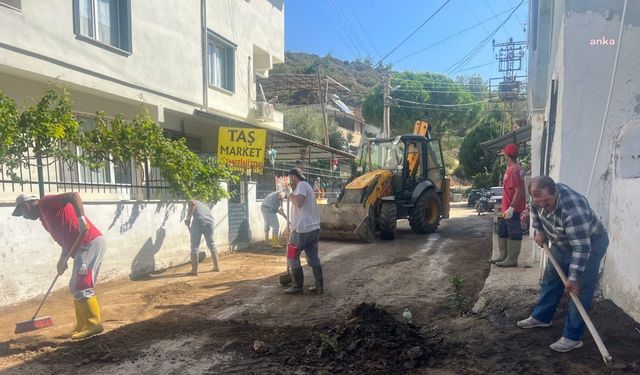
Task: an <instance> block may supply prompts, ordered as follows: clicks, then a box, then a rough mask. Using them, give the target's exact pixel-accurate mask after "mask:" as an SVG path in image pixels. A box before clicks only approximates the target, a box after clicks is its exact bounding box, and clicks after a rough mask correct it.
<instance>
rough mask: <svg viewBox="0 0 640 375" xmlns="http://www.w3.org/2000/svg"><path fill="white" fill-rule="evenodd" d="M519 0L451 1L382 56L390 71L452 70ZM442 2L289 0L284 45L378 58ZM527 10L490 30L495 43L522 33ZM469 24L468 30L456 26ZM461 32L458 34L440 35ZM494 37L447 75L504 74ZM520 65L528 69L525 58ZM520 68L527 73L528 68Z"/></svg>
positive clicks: (522, 36) (341, 56) (343, 56)
mask: <svg viewBox="0 0 640 375" xmlns="http://www.w3.org/2000/svg"><path fill="white" fill-rule="evenodd" d="M521 1H522V0H449V2H448V3H447V4H446V5H445V6H444V7H443V8H442V9H441V10H440V12H438V14H437V15H435V16H434V17H433V18H432V19H431V20H430V21H429V22H427V23H426V24H425V25H424V26H423V27H422V28H420V29H419V30H418V31H417V32H416V33H415V34H414V35H413V36H412V37H411V38H410V39H409V40H408V41H407V42H405V43H404V44H403V45H402V46H400V47H399V48H398V49H397V50H396V51H394V52H393V53H392V54H391V55H389V57H387V58H386V59H385V60H384V62H385V63H393V66H394V70H400V71H403V70H413V71H429V72H439V73H443V72H447V73H449V72H450V71H451V70H454V68H451V67H452V66H454V64H456V63H457V62H459V61H461V60H462V59H463V58H464V57H465V55H467V54H468V53H469V52H470V51H472V50H473V49H474V47H476V46H478V45H479V43H481V42H482V41H483V40H484V39H485V38H487V36H488V35H489V34H490V33H492V32H493V31H494V30H496V29H497V28H498V27H499V26H500V24H501V23H502V22H504V21H505V19H507V17H508V16H509V15H510V14H511V12H512V11H513V9H514V8H515V7H516V6H517V5H518V4H519V3H520V2H521ZM445 2H446V0H395V1H391V0H286V1H285V49H286V50H287V51H294V52H309V53H314V54H317V55H320V56H324V55H326V54H328V53H331V55H333V56H334V57H336V58H339V59H342V60H355V59H356V58H358V57H359V58H366V57H367V56H369V57H371V59H372V60H373V61H375V62H378V61H379V60H380V59H381V58H382V57H383V56H384V55H386V54H387V53H388V52H390V51H391V50H392V49H393V48H394V47H396V46H397V45H398V44H399V43H400V42H402V41H403V40H404V39H405V38H406V37H408V36H409V34H411V33H412V32H413V31H414V30H416V28H418V27H419V26H420V25H421V24H422V23H423V22H425V20H427V18H428V17H429V16H430V15H431V14H433V13H434V12H435V11H436V10H437V9H438V8H440V7H441V6H442V5H443V4H444V3H445ZM527 9H528V1H527V0H524V2H523V3H522V5H521V6H520V7H519V8H517V10H516V11H515V13H514V14H513V15H512V16H511V18H509V20H508V21H507V22H506V23H505V24H504V26H503V27H501V28H500V29H499V31H498V32H497V33H496V34H495V36H494V37H493V38H495V40H496V42H506V41H507V39H508V38H510V37H512V38H513V39H514V40H515V41H518V40H526V33H525V32H524V31H523V28H524V27H525V24H526V22H527ZM480 23H481V25H478V24H480ZM474 25H477V26H475V27H473V26H474ZM472 27H473V28H472ZM527 27H528V26H527ZM467 28H471V29H469V30H467V31H464V32H461V31H462V30H464V29H467ZM459 32H461V33H460V34H459V35H457V36H454V37H452V38H450V39H448V40H446V41H443V40H444V39H447V38H449V37H451V36H452V35H454V34H456V33H459ZM491 39H492V38H490V39H489V40H488V42H487V43H486V44H485V45H484V47H482V48H480V49H479V51H478V52H477V54H476V55H475V56H474V57H473V58H471V59H469V60H468V61H467V62H466V64H465V65H464V66H458V67H457V69H459V70H458V71H455V72H454V73H453V74H451V73H449V75H451V76H453V77H455V76H457V75H460V74H465V75H471V74H478V75H481V76H482V77H483V78H485V79H488V78H490V77H498V76H501V75H502V74H501V73H499V72H498V64H497V62H495V58H494V52H493V48H492V43H491ZM436 43H437V44H436ZM432 44H435V45H433V46H431V45H432ZM425 48H426V49H425ZM422 49H424V50H423V51H421V52H418V51H420V50H422ZM412 54H413V56H410V55H412ZM449 68H451V69H450V70H449V71H448V70H447V69H449ZM523 68H526V64H525V63H524V61H523ZM520 74H525V71H524V70H523V71H522V72H520Z"/></svg>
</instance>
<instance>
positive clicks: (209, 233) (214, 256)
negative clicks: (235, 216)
mask: <svg viewBox="0 0 640 375" xmlns="http://www.w3.org/2000/svg"><path fill="white" fill-rule="evenodd" d="M188 207H189V208H188V209H187V218H186V219H184V223H185V225H186V226H187V228H189V233H190V235H191V255H190V262H191V272H189V275H192V276H198V261H199V259H198V249H199V248H200V240H201V239H202V236H204V240H205V242H206V243H207V247H208V248H209V251H210V252H211V262H212V263H213V268H212V269H211V270H212V271H213V272H219V271H220V268H219V267H218V250H217V249H216V243H215V242H214V240H213V226H214V225H213V223H214V221H213V214H211V210H210V209H209V207H207V205H206V204H204V203H202V202H200V201H199V200H195V199H192V200H190V201H189V204H188ZM192 219H193V222H192Z"/></svg>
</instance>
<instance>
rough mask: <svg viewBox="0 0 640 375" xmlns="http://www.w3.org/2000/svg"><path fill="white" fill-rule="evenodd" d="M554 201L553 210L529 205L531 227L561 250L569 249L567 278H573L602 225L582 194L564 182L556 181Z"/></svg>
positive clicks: (573, 279)
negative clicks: (556, 196) (569, 257)
mask: <svg viewBox="0 0 640 375" xmlns="http://www.w3.org/2000/svg"><path fill="white" fill-rule="evenodd" d="M556 187H557V190H558V203H557V205H556V208H555V210H554V211H553V212H550V213H548V212H545V211H544V210H542V209H541V208H539V207H536V206H535V205H534V204H532V205H531V217H532V218H533V222H532V226H533V228H534V229H535V230H536V231H537V232H539V233H544V234H546V236H547V238H548V239H549V240H551V243H553V245H555V246H557V247H558V248H559V249H560V250H561V251H571V252H572V253H571V264H570V266H569V280H572V281H577V280H578V277H579V276H580V275H581V274H582V272H583V271H584V266H585V264H586V263H587V260H588V259H589V255H590V254H591V237H592V236H593V235H597V234H600V233H604V227H603V226H602V223H601V222H600V220H599V219H598V217H597V216H596V214H595V212H593V210H592V209H591V207H590V206H589V202H587V199H586V198H585V197H584V196H583V195H582V194H579V193H577V192H576V191H575V190H573V189H571V188H570V187H568V186H567V185H564V184H556Z"/></svg>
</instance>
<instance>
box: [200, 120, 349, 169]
mask: <svg viewBox="0 0 640 375" xmlns="http://www.w3.org/2000/svg"><path fill="white" fill-rule="evenodd" d="M194 113H195V115H196V116H200V117H203V118H206V119H209V120H214V121H215V122H216V123H218V124H220V125H223V126H230V127H251V128H256V129H264V128H260V127H258V126H256V125H254V124H251V123H248V122H244V121H241V120H235V119H230V118H227V117H223V116H220V115H217V114H214V113H211V112H206V111H201V110H197V109H196V110H195V111H194ZM266 130H267V134H268V137H267V145H266V146H267V148H268V147H269V146H271V147H273V149H275V150H276V151H277V152H278V154H277V159H278V161H298V160H301V159H303V160H309V159H311V160H315V159H326V160H329V159H331V158H337V159H355V155H352V154H350V153H348V152H345V151H342V150H338V149H335V148H332V147H329V146H325V145H323V144H321V143H318V142H315V141H312V140H309V139H305V138H302V137H298V136H297V135H294V134H291V133H287V132H284V131H280V130H273V129H266ZM303 149H305V150H306V151H303Z"/></svg>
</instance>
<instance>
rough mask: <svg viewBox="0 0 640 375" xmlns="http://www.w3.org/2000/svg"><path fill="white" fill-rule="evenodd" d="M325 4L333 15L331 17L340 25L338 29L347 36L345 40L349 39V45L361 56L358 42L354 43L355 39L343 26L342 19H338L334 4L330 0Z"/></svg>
mask: <svg viewBox="0 0 640 375" xmlns="http://www.w3.org/2000/svg"><path fill="white" fill-rule="evenodd" d="M327 4H328V5H329V8H331V9H330V10H331V12H332V13H333V15H334V16H335V17H334V18H335V19H336V21H338V25H340V27H341V28H342V30H343V31H344V34H345V35H346V36H347V38H348V39H349V41H350V42H351V44H352V45H353V46H354V47H355V49H356V50H357V51H358V56H360V55H361V54H362V51H361V49H360V47H359V46H358V42H356V40H355V38H354V37H353V36H352V34H351V33H350V32H349V29H348V28H347V26H346V25H345V23H344V21H343V20H342V18H340V15H339V14H338V11H337V10H336V8H335V4H334V3H333V2H332V1H331V0H327Z"/></svg>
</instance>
